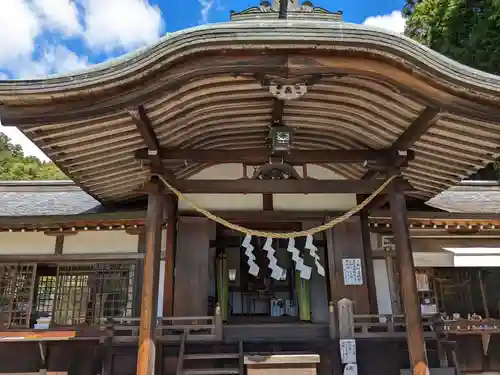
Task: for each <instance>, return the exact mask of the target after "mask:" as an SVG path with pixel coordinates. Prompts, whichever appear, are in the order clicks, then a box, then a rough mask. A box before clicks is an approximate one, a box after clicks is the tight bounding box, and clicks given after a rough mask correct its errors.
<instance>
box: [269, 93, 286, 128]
mask: <svg viewBox="0 0 500 375" xmlns="http://www.w3.org/2000/svg"><path fill="white" fill-rule="evenodd" d="M284 110H285V101H284V100H279V99H276V98H275V99H274V103H273V112H272V118H273V125H281V124H282V123H283V112H284Z"/></svg>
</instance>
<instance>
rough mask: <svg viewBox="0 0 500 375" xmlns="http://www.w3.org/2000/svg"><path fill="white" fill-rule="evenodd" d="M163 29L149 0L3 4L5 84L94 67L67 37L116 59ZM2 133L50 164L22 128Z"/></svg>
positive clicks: (0, 51) (9, 0) (0, 43)
mask: <svg viewBox="0 0 500 375" xmlns="http://www.w3.org/2000/svg"><path fill="white" fill-rule="evenodd" d="M204 1H209V0H204ZM210 8H211V5H210V6H209V7H208V8H207V10H206V14H208V11H209V10H210ZM163 29H164V22H163V18H162V14H161V11H160V9H159V8H158V7H157V6H152V5H151V4H150V3H149V1H148V0H0V36H2V38H0V80H5V79H9V78H15V79H32V78H41V77H45V76H47V75H51V74H59V73H69V72H74V71H78V70H81V69H84V68H86V67H87V66H89V65H90V62H89V60H88V57H87V56H85V55H81V54H78V53H77V51H78V50H71V49H70V45H69V44H66V41H65V40H66V38H67V37H73V38H78V39H79V40H81V41H85V42H86V44H87V46H88V47H89V48H90V49H93V50H94V51H95V52H98V53H99V52H103V51H104V52H108V53H110V54H111V52H115V51H120V52H121V51H130V50H133V49H136V48H138V47H141V46H143V45H148V44H152V43H154V42H156V41H157V40H158V38H159V37H160V36H161V35H162V32H163ZM73 45H76V46H78V44H71V47H73ZM77 48H78V47H77ZM0 132H4V133H5V134H7V135H8V136H9V137H10V138H11V139H12V141H13V142H14V143H17V144H20V145H21V146H22V147H23V150H24V151H25V153H26V154H27V155H34V156H37V157H39V158H41V159H43V160H47V157H46V156H45V155H44V154H43V153H42V152H41V151H40V150H39V149H38V148H37V147H36V146H35V145H34V144H33V143H32V142H31V141H29V140H28V139H27V138H26V137H25V136H24V135H23V134H22V133H21V132H20V131H19V130H18V129H16V128H13V127H3V126H2V125H1V123H0Z"/></svg>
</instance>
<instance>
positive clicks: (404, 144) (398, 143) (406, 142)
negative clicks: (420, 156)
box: [363, 107, 439, 180]
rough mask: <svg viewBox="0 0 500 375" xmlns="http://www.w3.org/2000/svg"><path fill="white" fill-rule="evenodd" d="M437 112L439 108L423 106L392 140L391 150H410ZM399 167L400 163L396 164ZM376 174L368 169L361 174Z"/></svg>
mask: <svg viewBox="0 0 500 375" xmlns="http://www.w3.org/2000/svg"><path fill="white" fill-rule="evenodd" d="M438 114H439V109H437V108H435V107H425V109H424V110H423V111H422V112H421V113H420V115H419V116H418V117H417V118H416V120H415V121H413V123H412V124H411V125H410V126H409V127H408V128H407V129H406V130H405V131H404V132H403V133H402V134H401V135H400V136H399V137H398V138H397V139H396V140H395V141H394V143H393V144H392V145H391V149H393V150H408V151H409V150H410V149H411V148H412V147H413V145H414V144H415V142H417V141H418V140H419V139H420V138H421V137H422V135H424V134H425V133H426V132H427V130H429V128H430V127H431V126H432V125H433V124H434V123H435V121H436V118H437V116H438ZM396 166H397V167H399V168H400V167H401V166H402V165H401V164H400V165H396ZM377 175H378V172H377V171H373V170H370V171H368V172H366V173H365V175H364V176H363V179H364V180H369V179H371V178H375V177H376V176H377Z"/></svg>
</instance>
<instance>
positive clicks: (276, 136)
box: [269, 126, 293, 154]
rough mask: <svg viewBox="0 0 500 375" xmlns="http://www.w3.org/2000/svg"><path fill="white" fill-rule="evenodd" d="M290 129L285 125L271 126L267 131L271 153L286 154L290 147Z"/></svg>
mask: <svg viewBox="0 0 500 375" xmlns="http://www.w3.org/2000/svg"><path fill="white" fill-rule="evenodd" d="M292 137H293V131H292V129H290V128H288V127H286V126H273V127H272V128H271V130H270V131H269V138H270V142H271V150H272V153H273V154H288V153H290V150H291V147H292Z"/></svg>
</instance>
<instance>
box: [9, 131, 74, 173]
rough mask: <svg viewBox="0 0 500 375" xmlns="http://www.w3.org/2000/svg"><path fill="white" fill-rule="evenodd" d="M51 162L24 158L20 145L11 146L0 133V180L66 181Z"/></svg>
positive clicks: (28, 157) (30, 157)
mask: <svg viewBox="0 0 500 375" xmlns="http://www.w3.org/2000/svg"><path fill="white" fill-rule="evenodd" d="M66 179H67V177H66V176H65V175H64V173H62V172H61V170H60V169H59V168H57V166H56V165H55V164H54V163H52V162H44V161H40V159H38V158H36V157H34V156H25V155H24V152H23V149H22V148H21V146H20V145H16V144H13V143H12V142H11V141H10V139H9V137H7V136H6V135H5V134H3V133H1V132H0V180H4V181H5V180H66Z"/></svg>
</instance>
